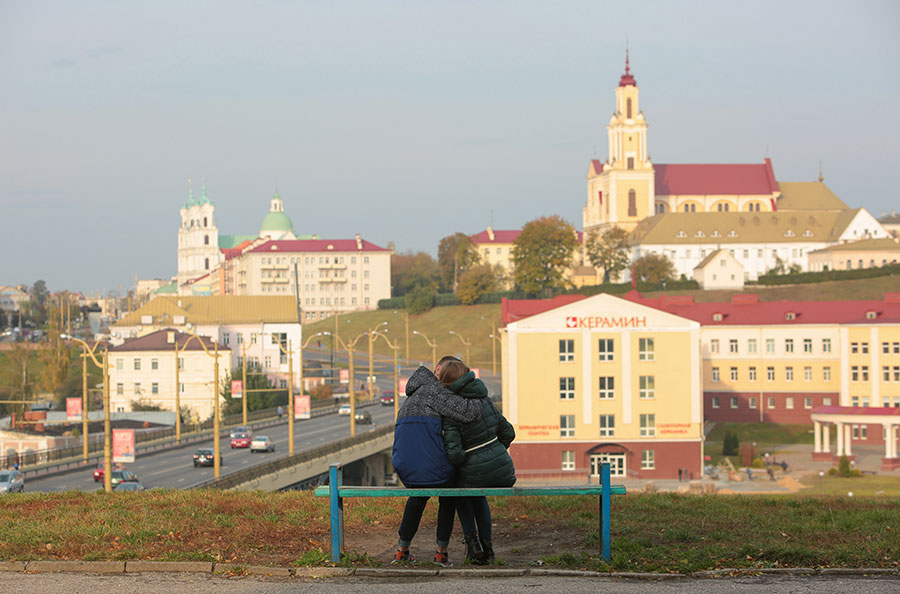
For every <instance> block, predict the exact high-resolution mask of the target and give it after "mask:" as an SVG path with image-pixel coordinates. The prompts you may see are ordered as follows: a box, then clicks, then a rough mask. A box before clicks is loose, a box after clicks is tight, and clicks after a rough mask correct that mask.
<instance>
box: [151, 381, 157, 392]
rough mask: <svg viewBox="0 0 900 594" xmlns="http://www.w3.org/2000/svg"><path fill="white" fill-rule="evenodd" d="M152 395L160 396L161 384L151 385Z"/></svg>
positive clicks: (154, 383)
mask: <svg viewBox="0 0 900 594" xmlns="http://www.w3.org/2000/svg"><path fill="white" fill-rule="evenodd" d="M150 393H151V394H159V382H153V383H152V384H150Z"/></svg>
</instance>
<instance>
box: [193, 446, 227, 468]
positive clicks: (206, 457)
mask: <svg viewBox="0 0 900 594" xmlns="http://www.w3.org/2000/svg"><path fill="white" fill-rule="evenodd" d="M215 460H216V457H215V454H214V453H213V451H212V450H209V449H199V450H197V451H196V452H194V466H215V464H216V462H215ZM219 465H220V466H221V465H222V454H219Z"/></svg>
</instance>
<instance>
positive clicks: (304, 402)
mask: <svg viewBox="0 0 900 594" xmlns="http://www.w3.org/2000/svg"><path fill="white" fill-rule="evenodd" d="M311 411H312V409H311V407H310V401H309V395H306V394H304V395H302V396H301V395H300V394H296V395H295V396H294V418H295V419H308V418H310V416H312V415H311Z"/></svg>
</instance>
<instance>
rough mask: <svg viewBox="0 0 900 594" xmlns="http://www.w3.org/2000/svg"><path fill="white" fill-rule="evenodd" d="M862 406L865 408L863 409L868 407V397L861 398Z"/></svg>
mask: <svg viewBox="0 0 900 594" xmlns="http://www.w3.org/2000/svg"><path fill="white" fill-rule="evenodd" d="M862 405H863V406H865V407H868V406H869V397H868V396H863V397H862Z"/></svg>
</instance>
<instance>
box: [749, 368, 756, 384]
mask: <svg viewBox="0 0 900 594" xmlns="http://www.w3.org/2000/svg"><path fill="white" fill-rule="evenodd" d="M747 374H748V376H749V379H750V381H751V382H755V381H756V367H751V368H750V369H748V370H747Z"/></svg>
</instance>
